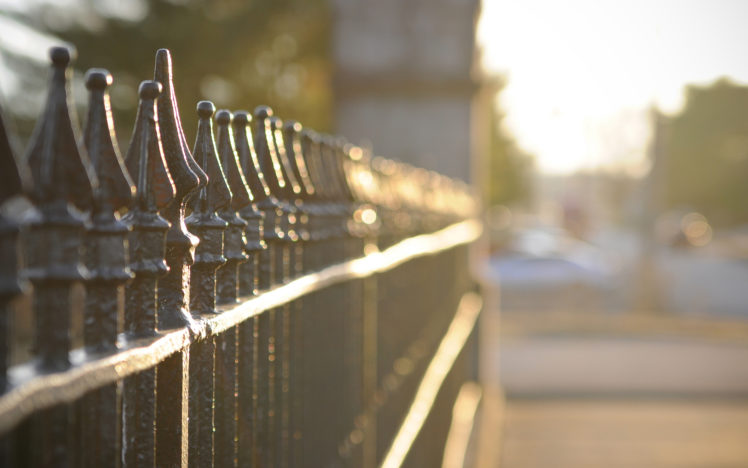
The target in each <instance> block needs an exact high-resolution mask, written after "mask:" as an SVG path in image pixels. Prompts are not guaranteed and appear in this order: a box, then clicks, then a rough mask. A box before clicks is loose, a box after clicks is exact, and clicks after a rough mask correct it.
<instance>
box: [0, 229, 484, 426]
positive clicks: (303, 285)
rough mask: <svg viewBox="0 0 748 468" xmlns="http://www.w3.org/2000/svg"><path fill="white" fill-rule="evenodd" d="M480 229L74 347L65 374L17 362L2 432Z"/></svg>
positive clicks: (431, 237) (3, 401) (413, 242)
mask: <svg viewBox="0 0 748 468" xmlns="http://www.w3.org/2000/svg"><path fill="white" fill-rule="evenodd" d="M481 230H482V225H481V223H480V221H478V220H475V219H471V220H467V221H462V222H459V223H456V224H453V225H451V226H448V227H446V228H444V229H442V230H440V231H436V232H434V233H431V234H423V235H419V236H415V237H411V238H408V239H405V240H403V241H401V242H399V243H397V244H395V245H393V246H392V247H389V248H387V249H385V250H384V251H381V252H375V253H371V254H368V255H366V256H364V257H360V258H357V259H353V260H349V261H346V262H343V263H340V264H337V265H332V266H330V267H327V268H325V269H323V270H320V271H318V272H314V273H310V274H307V275H305V276H302V277H300V278H298V279H295V280H293V281H291V282H289V283H287V284H284V285H282V286H279V287H276V288H274V289H272V290H269V291H266V292H263V293H262V294H260V295H259V296H257V297H252V298H248V299H247V298H245V299H243V300H242V301H241V302H240V303H238V304H232V305H229V306H224V307H222V308H221V309H219V310H220V312H221V313H220V314H218V315H215V316H212V317H208V318H206V319H204V320H200V321H199V322H197V325H196V326H195V327H193V328H192V329H186V328H181V329H177V330H174V331H167V332H165V333H161V334H159V335H157V336H155V337H153V338H145V339H140V340H133V341H129V342H125V344H124V346H123V347H122V349H120V350H118V352H117V353H115V354H112V355H109V356H104V357H102V356H100V355H97V356H88V355H86V353H85V352H84V351H82V350H76V351H74V352H72V353H71V356H70V358H71V363H72V367H71V368H70V369H68V370H65V371H62V372H55V373H48V374H39V373H38V371H37V370H36V368H35V365H36V364H35V363H34V362H33V361H32V362H30V363H26V364H23V365H20V366H15V367H13V368H12V369H11V370H10V372H9V377H10V381H11V384H12V387H11V388H10V390H8V391H7V392H6V393H5V394H3V395H2V396H0V434H2V433H4V432H7V431H8V430H10V429H11V428H13V426H15V425H16V424H17V423H18V422H19V421H21V420H22V419H23V418H25V417H26V416H29V415H30V414H33V413H34V412H36V411H39V410H41V409H44V408H48V407H51V406H53V405H57V404H61V403H67V402H71V401H74V400H76V399H77V398H80V397H81V396H82V395H84V394H85V393H86V392H89V391H91V390H93V389H96V388H99V387H102V386H104V385H106V384H108V383H111V382H115V381H117V380H120V379H122V378H124V377H127V376H128V375H132V374H135V373H137V372H139V371H142V370H144V369H148V368H150V367H153V366H155V365H157V364H159V363H160V362H162V361H164V360H165V359H166V358H167V357H169V356H170V355H172V354H174V353H176V352H179V351H181V350H183V349H185V348H187V347H188V346H189V345H190V343H192V342H193V341H196V340H199V339H202V338H204V337H206V336H210V335H215V334H218V333H221V332H223V331H225V330H228V329H229V328H231V327H233V326H236V325H238V324H239V323H241V322H243V321H245V320H247V319H248V318H250V317H253V316H255V315H257V314H260V313H262V312H263V311H265V310H269V309H272V308H275V307H278V306H281V305H283V304H285V303H288V302H290V301H293V300H295V299H298V298H299V297H301V296H304V295H306V294H309V293H311V292H313V291H316V290H319V289H322V288H325V287H327V286H330V285H333V284H336V283H341V282H343V281H346V280H349V279H353V278H363V277H366V276H370V275H373V274H375V273H379V272H383V271H386V270H389V269H391V268H393V267H395V266H397V265H400V264H402V263H405V262H407V261H409V260H411V259H413V258H416V257H420V256H424V255H430V254H434V253H438V252H440V251H443V250H448V249H450V248H452V247H455V246H458V245H462V244H467V243H470V242H472V241H474V240H476V239H477V238H478V237H479V236H480V234H481Z"/></svg>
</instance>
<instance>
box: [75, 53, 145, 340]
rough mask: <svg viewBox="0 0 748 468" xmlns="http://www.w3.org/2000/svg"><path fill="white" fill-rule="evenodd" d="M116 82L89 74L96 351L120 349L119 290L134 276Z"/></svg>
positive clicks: (91, 307) (88, 316)
mask: <svg viewBox="0 0 748 468" xmlns="http://www.w3.org/2000/svg"><path fill="white" fill-rule="evenodd" d="M111 83H112V75H111V74H110V73H109V72H108V71H106V70H101V69H95V68H94V69H91V70H89V71H88V73H87V74H86V87H87V88H88V90H89V93H90V95H89V106H88V119H87V121H86V128H85V131H84V136H83V143H84V145H85V147H86V150H87V151H88V154H89V157H90V158H91V163H92V164H93V167H94V170H95V171H96V176H97V177H98V180H99V186H98V187H96V188H95V189H94V194H93V196H94V199H93V210H92V212H91V224H90V225H89V226H88V232H87V235H86V252H85V257H86V267H87V268H88V271H89V273H90V276H89V278H88V281H87V282H86V306H85V314H84V322H83V324H84V326H83V340H84V344H85V346H86V348H87V349H88V350H89V351H92V352H111V351H113V350H114V349H115V348H116V341H117V333H118V331H119V330H118V328H117V318H118V317H119V316H120V313H121V310H120V309H121V306H120V304H119V300H118V290H120V288H121V287H122V285H123V284H124V283H125V282H126V281H127V280H129V279H130V278H132V272H131V271H130V268H129V265H128V255H127V242H126V239H127V233H128V231H129V230H130V229H129V226H128V225H127V224H125V223H123V222H122V221H120V220H119V217H118V216H117V212H119V211H120V210H121V209H123V208H125V207H127V206H128V205H129V204H130V203H131V201H132V196H133V192H134V189H135V187H134V186H133V184H132V181H131V180H130V177H129V175H128V174H127V169H125V166H124V161H123V160H122V156H121V155H120V152H119V147H118V146H117V138H116V135H115V132H114V122H113V121H112V112H111V107H110V104H109V94H108V92H107V88H108V87H109V85H110V84H111Z"/></svg>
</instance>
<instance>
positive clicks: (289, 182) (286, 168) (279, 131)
mask: <svg viewBox="0 0 748 468" xmlns="http://www.w3.org/2000/svg"><path fill="white" fill-rule="evenodd" d="M268 121H269V122H270V128H271V129H272V131H273V145H274V147H275V153H276V154H277V155H278V161H279V162H280V165H281V173H282V174H283V179H284V180H285V182H286V186H285V189H284V190H283V198H284V199H285V200H287V201H292V200H294V199H295V198H297V197H298V196H300V195H301V190H302V189H301V185H300V183H299V180H298V179H297V178H296V174H295V173H294V170H293V166H292V164H291V160H290V159H289V157H288V153H286V143H285V141H284V138H283V121H282V120H281V119H279V118H278V117H276V116H274V115H273V116H270V117H269V118H268Z"/></svg>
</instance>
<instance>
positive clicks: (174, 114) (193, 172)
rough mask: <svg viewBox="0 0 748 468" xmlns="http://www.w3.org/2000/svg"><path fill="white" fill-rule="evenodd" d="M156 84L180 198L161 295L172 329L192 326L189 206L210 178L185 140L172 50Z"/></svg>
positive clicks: (169, 214)
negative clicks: (187, 211)
mask: <svg viewBox="0 0 748 468" xmlns="http://www.w3.org/2000/svg"><path fill="white" fill-rule="evenodd" d="M154 80H155V81H158V82H159V83H161V85H162V86H163V87H164V88H163V93H162V96H161V98H160V99H159V105H158V120H159V128H160V130H161V141H162V143H163V148H164V157H165V159H166V164H167V165H168V167H169V173H170V174H171V177H172V179H173V181H174V185H175V186H176V196H175V197H174V200H173V201H172V202H171V203H170V204H169V205H168V206H167V207H166V209H165V210H164V214H163V215H164V218H166V220H167V221H169V222H170V223H171V228H170V229H169V231H168V233H167V234H166V263H167V264H168V265H169V273H168V274H167V275H166V276H164V277H163V278H162V279H161V280H160V281H159V291H158V306H159V314H158V327H159V328H161V329H168V328H176V327H179V326H184V325H188V326H189V325H190V324H191V323H192V317H191V315H190V298H189V289H187V288H185V287H184V285H185V284H189V282H190V266H191V265H192V263H193V261H194V255H195V247H196V246H197V243H198V239H197V237H195V236H194V235H193V234H191V233H190V232H189V231H188V230H187V227H186V226H185V224H184V216H185V206H186V203H187V201H188V199H189V198H190V197H192V196H194V194H195V193H196V192H197V189H198V187H204V186H205V184H207V183H208V176H207V175H206V174H205V172H204V171H203V170H202V169H201V168H200V165H199V164H197V162H196V161H195V159H194V158H193V157H192V153H191V152H190V149H189V146H188V145H187V140H186V139H185V136H184V130H183V128H182V122H181V118H180V115H179V106H178V104H177V96H176V93H175V92H174V78H173V71H172V60H171V53H170V52H169V50H168V49H159V50H158V51H157V52H156V65H155V71H154Z"/></svg>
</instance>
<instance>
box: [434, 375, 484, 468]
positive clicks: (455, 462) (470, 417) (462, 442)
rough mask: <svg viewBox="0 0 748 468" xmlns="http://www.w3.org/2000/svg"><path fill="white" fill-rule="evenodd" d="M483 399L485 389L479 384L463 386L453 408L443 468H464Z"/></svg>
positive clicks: (468, 383) (471, 383)
mask: <svg viewBox="0 0 748 468" xmlns="http://www.w3.org/2000/svg"><path fill="white" fill-rule="evenodd" d="M482 398H483V389H482V388H481V386H480V384H478V383H477V382H473V381H469V382H465V383H464V384H462V387H460V391H459V393H458V394H457V398H456V399H455V404H454V406H452V424H451V425H450V427H449V432H448V433H447V441H446V443H445V444H444V457H443V459H442V468H463V467H464V466H465V459H466V458H467V453H468V448H469V446H470V437H471V436H472V434H473V430H474V429H475V416H476V414H477V412H478V406H479V404H480V402H481V399H482Z"/></svg>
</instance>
